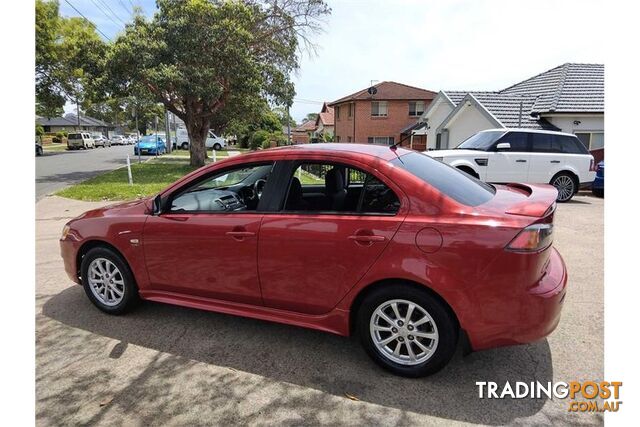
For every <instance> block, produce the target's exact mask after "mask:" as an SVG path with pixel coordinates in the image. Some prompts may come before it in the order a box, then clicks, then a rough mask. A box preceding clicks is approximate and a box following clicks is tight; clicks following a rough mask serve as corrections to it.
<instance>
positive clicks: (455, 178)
mask: <svg viewBox="0 0 640 427" xmlns="http://www.w3.org/2000/svg"><path fill="white" fill-rule="evenodd" d="M391 163H392V164H393V165H395V166H398V167H400V168H402V169H404V170H406V171H408V172H410V173H411V174H413V175H415V176H417V177H418V178H420V179H421V180H423V181H424V182H426V183H427V184H429V185H431V186H433V187H435V188H437V189H438V190H439V191H440V192H441V193H443V194H445V195H447V196H449V197H451V198H452V199H453V200H455V201H456V202H458V203H462V204H463V205H467V206H478V205H481V204H483V203H486V202H488V201H489V200H491V198H492V197H493V195H494V194H495V192H496V190H495V189H494V188H493V187H492V186H490V185H489V184H485V183H484V182H482V181H480V180H477V179H475V178H473V177H471V176H469V175H467V174H466V173H464V172H462V171H459V170H458V169H455V168H453V167H451V166H449V165H447V164H445V163H442V162H440V161H438V160H435V159H432V158H431V157H429V156H427V155H425V154H422V153H408V154H405V155H404V156H400V157H398V158H396V159H393V160H392V161H391Z"/></svg>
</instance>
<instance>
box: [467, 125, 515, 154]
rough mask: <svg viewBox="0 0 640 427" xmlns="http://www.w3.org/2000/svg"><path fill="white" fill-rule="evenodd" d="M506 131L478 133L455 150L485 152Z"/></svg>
mask: <svg viewBox="0 0 640 427" xmlns="http://www.w3.org/2000/svg"><path fill="white" fill-rule="evenodd" d="M505 133H506V131H503V130H492V131H488V132H478V133H476V134H475V135H472V136H470V137H469V138H467V139H466V140H465V141H464V142H463V143H462V144H460V145H458V146H457V147H456V150H480V151H487V150H488V149H489V148H491V146H492V145H493V143H494V142H496V141H497V140H498V139H499V138H500V137H501V136H502V135H504V134H505Z"/></svg>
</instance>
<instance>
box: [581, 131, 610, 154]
mask: <svg viewBox="0 0 640 427" xmlns="http://www.w3.org/2000/svg"><path fill="white" fill-rule="evenodd" d="M576 136H577V137H578V139H579V140H580V142H582V144H583V145H584V146H585V147H586V148H587V150H598V149H601V148H604V132H576Z"/></svg>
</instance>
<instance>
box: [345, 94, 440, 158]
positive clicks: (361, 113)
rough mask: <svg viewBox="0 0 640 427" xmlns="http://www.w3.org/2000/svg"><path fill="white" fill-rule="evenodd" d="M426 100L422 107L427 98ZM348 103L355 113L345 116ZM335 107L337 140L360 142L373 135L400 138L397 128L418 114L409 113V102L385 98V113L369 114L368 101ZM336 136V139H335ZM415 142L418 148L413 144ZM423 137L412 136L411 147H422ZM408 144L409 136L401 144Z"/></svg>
mask: <svg viewBox="0 0 640 427" xmlns="http://www.w3.org/2000/svg"><path fill="white" fill-rule="evenodd" d="M424 101H425V109H426V108H427V106H428V105H429V102H430V100H424ZM349 104H352V105H354V114H353V115H352V117H348V110H349V107H348V106H349ZM335 107H340V115H339V116H338V109H337V108H336V109H335V129H336V142H338V141H339V142H350V141H349V139H350V140H351V142H361V143H366V142H367V141H368V138H370V137H376V136H382V137H384V136H387V137H389V136H391V137H393V140H394V142H398V141H400V138H401V136H400V131H401V130H402V129H404V128H406V127H407V126H410V125H412V124H414V123H416V122H417V121H418V117H412V116H409V101H408V100H407V101H387V116H386V117H372V116H371V101H369V100H362V101H361V100H358V101H352V102H345V103H342V104H338V105H336V106H335ZM338 137H339V139H338ZM416 143H418V147H416ZM425 144H426V141H425V139H424V138H414V148H416V149H419V147H420V146H422V147H424V146H425ZM402 145H403V146H408V145H409V139H407V140H406V141H404V142H403V143H402Z"/></svg>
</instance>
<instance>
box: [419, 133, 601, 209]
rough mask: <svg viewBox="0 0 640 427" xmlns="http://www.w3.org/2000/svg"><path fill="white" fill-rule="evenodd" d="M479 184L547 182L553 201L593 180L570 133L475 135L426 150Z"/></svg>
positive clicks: (589, 161)
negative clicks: (555, 193) (553, 190)
mask: <svg viewBox="0 0 640 427" xmlns="http://www.w3.org/2000/svg"><path fill="white" fill-rule="evenodd" d="M427 154H429V155H430V156H432V157H433V158H435V159H437V160H441V161H443V162H445V163H447V164H449V165H451V166H453V167H456V168H458V169H460V170H462V171H464V172H466V173H468V174H469V175H471V176H473V177H475V178H478V179H480V180H482V181H485V182H495V183H508V182H530V183H540V184H551V185H553V186H554V187H556V188H557V189H558V202H566V201H568V200H570V199H571V198H572V197H573V196H574V194H576V193H577V192H578V190H579V189H580V188H582V187H586V188H588V186H590V185H591V183H592V182H593V179H594V178H595V170H596V169H595V164H594V160H593V156H592V155H591V154H589V152H588V151H587V149H586V148H585V146H584V145H583V144H582V143H581V142H580V140H579V139H578V138H577V137H576V136H575V135H573V134H570V133H562V132H552V131H540V130H531V129H491V130H485V131H481V132H478V133H477V134H475V135H473V136H471V137H470V138H468V139H467V140H466V141H464V142H463V143H462V144H460V145H458V146H457V147H456V148H455V149H453V150H436V151H429V152H427Z"/></svg>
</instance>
